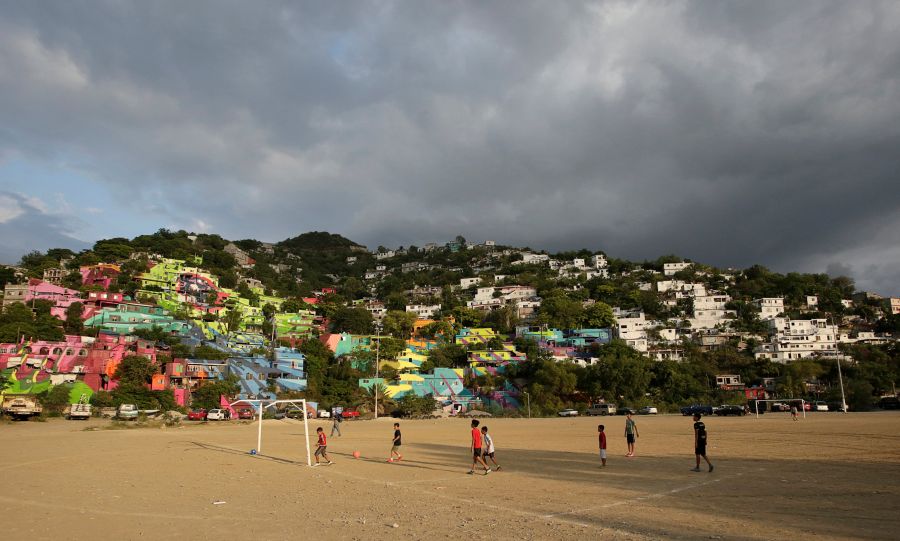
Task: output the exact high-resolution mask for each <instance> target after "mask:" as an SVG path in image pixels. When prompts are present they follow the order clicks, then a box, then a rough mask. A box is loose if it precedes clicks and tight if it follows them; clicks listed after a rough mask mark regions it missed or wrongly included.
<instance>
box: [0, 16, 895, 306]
mask: <svg viewBox="0 0 900 541" xmlns="http://www.w3.org/2000/svg"><path fill="white" fill-rule="evenodd" d="M160 227H168V228H174V229H180V228H184V229H187V230H191V231H196V232H215V233H219V234H221V235H223V236H225V237H227V238H232V239H239V238H258V239H261V240H266V241H277V240H281V239H284V238H286V237H290V236H294V235H296V234H299V233H302V232H305V231H310V230H327V231H331V232H336V233H341V234H343V235H346V236H348V237H349V238H351V239H353V240H356V241H357V242H360V243H363V244H367V245H369V246H370V247H375V246H377V245H379V244H382V245H385V246H397V245H410V244H418V245H422V244H424V243H426V242H431V241H445V240H447V239H449V238H452V237H454V236H456V235H458V234H462V235H464V236H465V237H466V238H467V239H469V240H478V241H480V240H484V239H492V240H495V241H497V242H498V243H503V244H513V245H528V246H531V247H533V248H538V249H548V250H559V249H568V248H581V247H584V248H590V249H601V250H604V251H606V252H607V253H609V254H610V255H612V256H617V257H626V258H630V259H644V258H655V257H657V256H659V255H663V254H668V253H675V254H679V255H682V256H685V257H689V258H693V259H695V260H698V261H703V262H707V263H711V264H715V265H720V266H748V265H751V264H753V263H761V264H764V265H767V266H769V267H771V268H774V269H777V270H780V271H788V270H800V271H817V272H821V271H828V272H831V273H834V274H841V273H844V274H850V275H851V276H853V277H854V278H855V279H856V280H857V284H858V286H859V287H860V288H865V289H874V290H876V291H880V292H881V293H884V294H893V295H896V294H900V2H895V1H887V2H864V1H853V2H847V1H836V2H827V1H823V0H815V1H810V2H804V1H791V2H784V1H781V0H779V1H774V2H765V1H759V0H754V1H735V2H722V1H712V2H678V1H672V2H657V1H654V2H630V1H629V2H596V3H595V2H563V1H558V0H554V1H546V0H545V1H539V2H526V1H522V0H515V1H509V2H501V1H491V2H474V1H473V2H450V1H433V2H425V1H410V2H387V1H385V2H308V3H305V4H304V3H300V2H286V3H285V4H279V3H278V2H274V1H268V2H263V3H260V2H246V1H235V2H226V1H215V2H202V1H192V2H182V1H175V2H164V1H153V2H137V1H135V2H101V1H97V0H92V1H89V2H77V1H66V2H20V1H14V0H0V260H4V261H7V262H12V261H14V260H16V259H17V258H18V256H19V255H21V253H22V252H23V251H25V250H27V249H29V248H40V249H46V248H48V247H51V246H57V245H69V246H74V247H80V246H84V245H85V244H90V243H92V242H93V241H94V240H96V239H98V238H103V237H111V236H134V235H137V234H141V233H147V232H152V231H155V230H156V229H158V228H160Z"/></svg>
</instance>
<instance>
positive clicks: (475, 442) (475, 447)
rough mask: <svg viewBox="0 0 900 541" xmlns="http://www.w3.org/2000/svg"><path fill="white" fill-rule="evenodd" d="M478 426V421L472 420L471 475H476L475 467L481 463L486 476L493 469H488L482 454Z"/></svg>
mask: <svg viewBox="0 0 900 541" xmlns="http://www.w3.org/2000/svg"><path fill="white" fill-rule="evenodd" d="M478 425H479V421H478V419H472V446H471V447H470V449H471V451H472V469H471V470H469V475H474V474H475V465H476V464H479V463H480V464H481V465H482V466H484V474H485V475H487V474H489V473H491V469H490V468H488V465H487V462H485V461H484V456H483V454H482V450H481V449H482V448H481V445H482V441H481V431H480V430H478Z"/></svg>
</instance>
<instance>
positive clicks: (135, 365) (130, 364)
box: [114, 355, 159, 386]
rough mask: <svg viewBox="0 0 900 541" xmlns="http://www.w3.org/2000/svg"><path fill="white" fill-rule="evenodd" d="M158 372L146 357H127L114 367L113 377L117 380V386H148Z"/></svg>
mask: <svg viewBox="0 0 900 541" xmlns="http://www.w3.org/2000/svg"><path fill="white" fill-rule="evenodd" d="M158 372H159V371H158V370H157V367H156V365H154V364H153V361H151V360H150V359H148V358H147V357H144V356H143V355H127V356H126V357H125V358H124V359H122V362H120V363H119V366H118V367H116V372H115V375H114V377H115V378H116V379H117V380H119V386H123V385H133V386H142V385H146V384H149V383H150V380H151V378H152V377H153V375H154V374H157V373H158Z"/></svg>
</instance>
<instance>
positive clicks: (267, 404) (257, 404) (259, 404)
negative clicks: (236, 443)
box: [229, 398, 312, 466]
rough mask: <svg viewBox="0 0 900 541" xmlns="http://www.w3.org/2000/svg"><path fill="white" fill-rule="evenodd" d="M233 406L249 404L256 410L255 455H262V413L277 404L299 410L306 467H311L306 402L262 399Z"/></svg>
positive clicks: (245, 401)
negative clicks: (300, 412) (291, 406)
mask: <svg viewBox="0 0 900 541" xmlns="http://www.w3.org/2000/svg"><path fill="white" fill-rule="evenodd" d="M235 404H250V405H251V406H253V408H254V409H255V410H256V415H257V417H258V422H257V424H258V429H257V433H256V454H257V455H261V454H262V437H263V412H264V411H265V410H267V409H269V408H275V407H278V404H293V405H295V406H298V407H299V408H300V411H302V412H303V440H304V441H305V442H306V465H307V466H312V456H311V455H310V451H309V422H308V420H307V411H306V400H304V399H302V398H300V399H295V400H268V399H267V400H262V399H246V400H236V401H234V402H232V403H231V404H229V406H231V407H232V408H233V407H234V406H235Z"/></svg>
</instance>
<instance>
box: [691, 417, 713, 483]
mask: <svg viewBox="0 0 900 541" xmlns="http://www.w3.org/2000/svg"><path fill="white" fill-rule="evenodd" d="M694 455H695V456H696V457H697V465H696V466H694V468H693V469H692V470H691V471H700V458H701V457H702V458H703V460H705V461H706V463H707V464H708V465H709V473H712V471H713V465H712V462H710V461H709V458H708V457H707V456H706V425H704V424H703V421H701V420H700V414H699V413H695V414H694Z"/></svg>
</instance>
